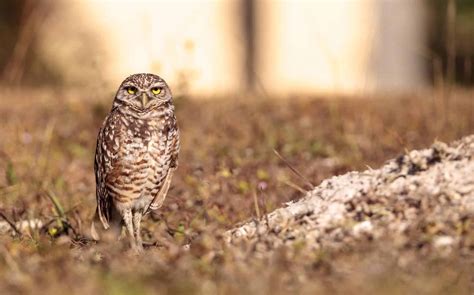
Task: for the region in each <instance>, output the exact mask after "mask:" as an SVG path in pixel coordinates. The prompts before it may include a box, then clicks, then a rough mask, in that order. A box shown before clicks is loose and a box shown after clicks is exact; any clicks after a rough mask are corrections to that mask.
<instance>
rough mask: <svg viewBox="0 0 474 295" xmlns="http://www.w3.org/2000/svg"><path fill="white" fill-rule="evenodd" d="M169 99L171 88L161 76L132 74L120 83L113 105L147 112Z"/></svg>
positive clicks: (170, 97)
mask: <svg viewBox="0 0 474 295" xmlns="http://www.w3.org/2000/svg"><path fill="white" fill-rule="evenodd" d="M171 99H172V95H171V90H170V88H169V87H168V84H166V82H165V80H163V79H162V78H161V77H159V76H157V75H154V74H134V75H131V76H129V77H127V78H126V79H125V80H124V81H123V82H122V84H120V87H119V89H118V90H117V94H116V95H115V100H114V105H113V107H114V108H115V107H122V106H128V107H129V108H130V109H132V110H133V111H136V112H147V111H149V110H153V109H155V108H157V107H159V106H161V105H162V104H164V103H166V102H169V101H171Z"/></svg>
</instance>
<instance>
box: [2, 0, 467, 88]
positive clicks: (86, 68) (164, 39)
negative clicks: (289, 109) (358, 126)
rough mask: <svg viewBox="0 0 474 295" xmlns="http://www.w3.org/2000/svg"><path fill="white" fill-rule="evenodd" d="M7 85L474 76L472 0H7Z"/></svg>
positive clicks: (410, 84)
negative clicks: (147, 75) (145, 76)
mask: <svg viewBox="0 0 474 295" xmlns="http://www.w3.org/2000/svg"><path fill="white" fill-rule="evenodd" d="M0 40H1V43H2V46H1V47H0V70H1V72H0V75H1V76H0V77H1V81H2V83H3V84H5V85H9V86H11V85H28V86H42V87H45V86H47V87H52V86H58V85H60V86H61V87H63V86H67V87H77V86H80V87H84V86H88V87H104V86H105V87H112V88H114V87H115V86H116V85H117V84H118V83H120V81H121V80H123V78H124V77H126V76H128V75H129V74H131V73H135V72H154V73H158V74H160V75H162V76H163V77H164V78H165V79H167V80H168V82H169V83H170V84H171V86H172V88H173V89H175V92H178V93H184V94H189V95H194V96H219V95H223V94H224V95H227V94H235V93H240V94H242V92H243V93H249V92H252V93H257V94H265V95H277V96H282V95H287V94H321V93H329V94H331V93H343V94H356V95H359V94H365V93H371V92H394V91H395V92H402V93H403V92H405V93H406V92H412V91H419V90H424V89H427V88H430V87H432V86H439V85H440V84H443V83H445V82H446V81H449V82H455V83H456V84H459V85H463V86H468V85H472V84H473V83H474V82H473V81H474V80H473V60H472V59H473V54H474V2H473V1H470V0H429V1H421V0H419V1H412V0H312V1H310V0H294V1H285V0H281V1H276V0H260V1H252V0H225V1H224V0H196V1H193V0H178V1H171V0H155V1H152V0H150V1H119V0H117V1H113V0H108V1H106V0H72V1H63V0H42V1H35V0H2V1H1V3H0Z"/></svg>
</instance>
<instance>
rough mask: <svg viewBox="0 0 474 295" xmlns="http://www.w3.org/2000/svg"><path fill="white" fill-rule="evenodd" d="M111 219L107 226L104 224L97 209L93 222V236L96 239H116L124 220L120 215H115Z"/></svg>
mask: <svg viewBox="0 0 474 295" xmlns="http://www.w3.org/2000/svg"><path fill="white" fill-rule="evenodd" d="M113 217H114V218H111V220H110V221H109V224H108V226H107V227H105V226H104V224H103V223H102V221H101V220H100V217H99V214H98V212H97V211H96V213H95V216H94V219H93V220H92V223H91V237H92V239H94V240H96V241H100V240H105V241H116V240H117V239H118V238H119V237H120V234H121V231H122V222H121V218H120V217H119V216H113Z"/></svg>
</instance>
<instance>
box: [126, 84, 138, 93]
mask: <svg viewBox="0 0 474 295" xmlns="http://www.w3.org/2000/svg"><path fill="white" fill-rule="evenodd" d="M125 90H127V92H128V94H135V93H137V91H138V89H137V88H135V87H133V86H128V87H126V88H125Z"/></svg>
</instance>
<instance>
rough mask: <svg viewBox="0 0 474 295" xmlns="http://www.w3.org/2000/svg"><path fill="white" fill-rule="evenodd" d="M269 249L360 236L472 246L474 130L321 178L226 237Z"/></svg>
mask: <svg viewBox="0 0 474 295" xmlns="http://www.w3.org/2000/svg"><path fill="white" fill-rule="evenodd" d="M225 239H226V240H227V241H228V242H229V243H232V244H238V243H242V242H243V243H246V242H251V243H254V244H255V246H256V247H255V249H258V250H261V251H262V252H263V251H265V252H266V251H268V250H272V249H275V248H277V247H279V246H281V245H290V246H291V245H304V246H305V247H309V248H311V249H315V250H318V249H341V248H343V247H347V245H356V244H355V243H356V242H360V241H377V240H383V241H388V242H389V243H390V244H391V245H393V246H394V247H396V248H404V249H427V250H437V251H436V252H438V253H449V252H452V250H453V249H459V250H460V251H472V250H474V135H471V136H468V137H465V138H463V139H462V140H459V141H456V142H453V143H452V144H450V145H447V144H445V143H442V142H436V143H435V144H433V145H432V146H431V148H429V149H425V150H415V151H412V152H410V153H408V154H406V155H402V156H400V157H398V158H396V159H393V160H390V161H389V162H388V163H387V164H386V165H384V166H383V167H382V168H380V169H377V170H367V171H363V172H350V173H347V174H344V175H341V176H336V177H332V178H330V179H327V180H325V181H323V182H322V183H321V184H320V185H319V186H318V187H316V188H315V189H314V190H313V191H311V192H308V194H307V195H306V196H305V197H303V198H302V199H300V200H298V201H296V202H291V203H288V204H286V206H285V207H284V208H280V209H277V210H275V211H274V212H272V213H270V214H268V215H267V216H265V217H264V218H262V219H261V220H259V221H258V220H254V221H251V222H248V223H246V224H244V225H242V226H240V227H237V228H235V229H232V230H230V231H228V232H226V234H225Z"/></svg>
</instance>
